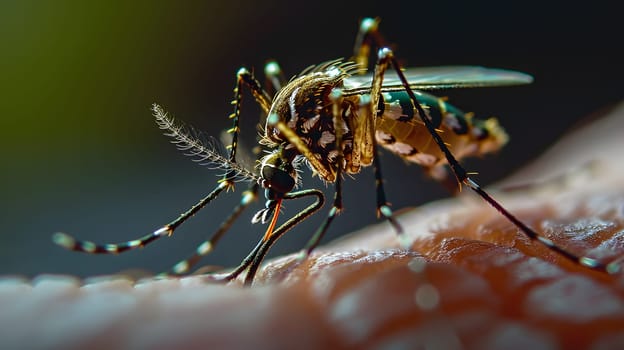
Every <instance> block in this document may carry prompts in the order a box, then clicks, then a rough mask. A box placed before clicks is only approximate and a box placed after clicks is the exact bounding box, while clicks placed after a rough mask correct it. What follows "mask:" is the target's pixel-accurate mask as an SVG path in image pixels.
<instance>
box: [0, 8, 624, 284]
mask: <svg viewBox="0 0 624 350" xmlns="http://www.w3.org/2000/svg"><path fill="white" fill-rule="evenodd" d="M617 13H618V11H615V9H614V8H608V7H605V6H602V5H601V4H600V3H599V2H592V3H588V4H584V5H583V7H580V6H578V5H572V4H570V3H568V2H563V1H562V2H561V3H560V4H558V3H557V2H548V4H547V2H540V3H529V2H526V1H522V2H521V1H517V2H507V1H490V2H481V3H476V2H459V1H451V2H440V1H429V2H425V1H409V2H392V1H384V2H379V3H374V2H370V1H357V2H353V1H344V2H343V1H324V0H323V1H314V2H302V3H297V2H291V1H258V2H249V3H245V2H241V1H227V2H218V4H216V3H215V4H211V3H209V2H190V1H186V2H182V1H180V2H175V1H169V2H157V1H134V2H129V3H125V2H119V3H118V4H112V2H110V1H89V2H87V1H75V2H70V1H39V2H37V1H33V2H31V1H3V2H2V4H1V5H0V44H1V51H2V53H1V56H0V73H1V76H2V78H1V79H0V80H1V83H0V84H1V85H0V86H1V87H0V89H1V90H0V113H1V114H0V131H1V132H2V137H0V142H1V144H0V159H1V161H2V172H1V173H0V174H1V175H0V184H1V194H0V198H1V199H0V200H1V202H0V203H1V204H0V210H1V211H0V222H1V223H2V229H1V230H0V274H26V275H28V276H32V275H35V274H39V273H44V272H51V273H75V274H79V275H82V276H85V275H91V274H102V273H110V272H115V271H119V270H121V269H126V268H132V267H142V268H148V269H151V270H153V271H159V270H162V269H165V268H167V267H169V266H170V265H172V264H173V263H175V262H177V261H178V259H180V258H182V257H184V256H185V255H186V254H187V253H188V252H190V251H192V250H193V249H194V246H195V245H196V244H197V243H199V242H201V241H202V239H203V238H204V237H205V236H206V235H207V234H208V233H210V232H211V231H212V230H213V229H215V228H216V227H217V225H218V223H219V222H220V220H221V219H222V218H224V217H225V216H226V215H227V213H229V211H230V210H231V208H232V207H233V205H234V204H235V203H236V202H238V200H239V195H238V194H234V195H233V194H228V195H224V196H222V197H223V198H219V200H218V201H216V202H215V203H213V204H212V205H210V206H209V207H208V208H206V209H205V210H204V211H203V212H202V213H201V214H200V215H198V216H197V217H196V218H194V219H193V220H192V221H191V222H189V223H188V225H185V226H183V228H182V229H181V230H180V231H179V232H177V234H176V235H175V237H174V238H172V239H168V240H162V241H160V242H158V243H155V244H154V245H153V246H152V247H150V248H148V249H144V250H142V251H140V252H133V253H129V254H124V255H120V256H117V257H110V256H88V255H83V254H78V253H72V252H67V251H63V250H61V249H60V248H58V247H56V246H54V245H52V243H51V241H50V235H51V233H52V232H54V231H57V230H63V231H66V232H70V233H72V234H75V235H77V236H79V237H81V238H86V239H92V240H97V241H121V240H126V239H130V238H134V237H137V236H139V235H142V234H144V233H147V232H149V231H151V230H153V229H155V228H157V227H159V226H160V225H162V224H163V223H165V222H167V221H169V220H170V219H172V218H174V217H176V216H177V215H178V213H179V212H180V211H182V210H185V209H186V208H187V207H189V206H190V205H191V204H193V203H194V202H195V201H196V200H197V199H199V198H200V197H201V196H203V194H205V193H207V192H208V191H210V190H211V189H212V188H213V186H214V185H215V180H216V177H215V174H214V173H212V172H210V171H209V170H207V169H202V168H201V167H199V166H197V165H195V164H194V163H192V162H191V161H189V160H188V159H185V157H183V156H181V155H180V154H179V153H178V152H177V151H176V150H175V149H174V147H172V146H171V145H169V144H168V140H167V139H166V138H164V137H162V136H161V135H160V131H159V130H158V129H157V128H156V126H155V124H154V122H153V118H152V116H151V114H150V111H149V106H150V105H151V103H153V102H159V103H161V104H162V105H164V106H165V108H166V109H167V110H169V111H171V112H172V113H174V115H176V116H177V117H178V118H179V119H181V120H184V121H186V122H188V123H191V124H193V125H195V126H196V127H198V128H199V129H204V130H206V131H207V132H208V133H209V134H213V135H218V133H219V131H220V130H222V129H224V128H226V127H228V126H229V121H228V120H227V118H226V117H227V115H228V114H229V113H231V106H230V105H229V101H230V100H231V97H232V88H233V83H234V74H235V72H236V71H237V69H238V68H239V67H240V66H241V65H245V66H247V67H249V68H255V69H256V70H257V71H258V72H261V70H262V66H263V64H264V62H265V60H266V59H269V58H276V59H278V60H279V62H280V63H281V65H282V67H283V69H284V70H285V71H286V72H287V73H288V75H289V76H290V75H292V74H295V73H297V72H298V71H300V70H301V69H303V68H305V67H307V66H308V65H311V64H315V63H319V62H322V61H325V60H329V59H334V58H338V57H348V56H349V55H350V54H351V48H352V45H353V40H354V36H355V33H356V30H357V25H358V20H359V19H360V18H362V17H364V16H379V17H381V18H382V25H381V30H382V32H383V34H384V35H385V36H386V38H387V39H388V41H389V42H392V43H395V44H396V53H397V55H398V56H399V57H400V58H401V59H402V60H403V61H404V62H406V63H407V64H408V65H409V66H418V65H445V64H477V65H485V66H493V67H499V68H509V69H517V70H521V71H525V72H528V73H530V74H533V75H534V76H535V78H536V82H535V84H533V85H531V86H526V87H514V88H499V89H474V90H466V91H453V92H448V93H447V92H444V94H450V95H451V97H452V101H453V102H454V103H455V104H456V105H458V106H460V107H461V108H463V109H465V110H469V111H475V112H477V114H478V115H481V116H490V115H494V116H498V117H499V118H500V121H501V123H502V124H503V125H505V126H506V128H507V129H508V131H509V133H510V134H511V143H510V144H509V145H508V146H507V147H506V148H505V149H504V150H503V151H502V152H500V154H499V155H498V156H494V157H488V158H487V159H485V160H484V161H470V162H468V163H467V164H468V165H469V170H478V171H479V172H480V173H481V174H480V175H479V177H478V179H479V180H480V181H481V182H484V183H487V182H491V181H493V180H495V179H498V178H501V177H502V176H504V175H506V174H509V173H510V172H512V171H513V170H514V169H516V168H518V167H520V166H521V165H522V164H524V163H526V162H527V161H528V160H530V159H532V158H534V157H536V156H537V155H539V154H540V152H542V151H543V150H544V149H545V148H546V147H547V146H548V145H549V144H551V143H552V142H554V140H555V139H556V138H557V137H559V136H560V135H561V134H562V133H563V132H565V131H566V130H568V129H569V128H571V127H572V126H573V125H575V124H576V123H577V120H578V119H580V118H582V117H585V116H587V115H588V114H589V113H590V112H594V111H596V110H598V109H600V108H602V107H605V106H607V105H609V104H612V103H615V102H617V101H618V100H619V99H620V98H621V97H622V92H621V91H622V88H621V87H620V84H621V83H622V81H623V77H624V76H623V74H622V72H623V69H622V67H621V64H622V62H623V61H624V60H622V58H623V56H622V54H621V53H620V50H621V49H622V47H621V46H622V41H621V28H620V26H619V23H620V21H621V19H619V18H616V15H617ZM245 97H247V100H249V98H248V96H245ZM257 116H258V110H257V109H255V108H254V107H253V105H250V104H245V110H244V112H243V118H245V123H244V126H243V127H244V129H245V130H247V133H246V135H244V136H245V140H247V143H248V144H249V143H250V142H252V141H253V135H254V132H255V131H254V130H253V125H254V120H255V118H257ZM587 142H592V140H587ZM382 160H383V164H384V166H385V168H384V173H385V175H386V178H387V181H386V183H387V192H388V196H389V199H390V200H391V202H392V203H393V204H394V208H396V209H399V208H404V207H406V206H414V205H418V204H420V203H423V202H425V201H428V200H431V199H433V198H437V197H441V196H443V195H444V191H442V190H441V189H439V187H438V186H437V184H435V183H434V182H432V181H429V180H426V179H424V176H423V175H422V173H421V172H420V171H419V169H418V167H417V166H413V165H411V166H406V165H404V164H403V162H402V161H401V160H399V159H397V158H396V157H393V156H392V155H390V154H384V155H383V159H382ZM304 181H305V182H304V185H305V186H306V187H323V185H322V184H321V183H320V182H319V181H318V180H317V179H310V178H309V177H305V178H304ZM373 181H374V180H373V176H372V171H371V170H370V169H367V171H365V172H364V173H363V174H361V175H360V176H358V177H356V179H355V180H347V181H346V183H345V205H346V210H345V212H344V215H343V216H341V217H340V218H338V219H337V220H336V221H335V225H334V226H333V227H332V228H331V230H330V235H329V236H331V237H335V236H337V235H338V234H339V233H344V232H348V231H351V230H353V229H356V228H359V227H362V226H364V225H366V224H369V223H371V222H374V221H375V216H374V192H373V189H374V182H373ZM241 187H242V186H241ZM239 192H240V190H239ZM262 202H263V201H260V203H262ZM258 205H260V204H258ZM288 207H289V208H290V210H287V213H292V212H293V211H294V210H296V209H297V207H298V205H297V204H294V203H292V204H291V203H289V204H288ZM257 208H258V207H257V206H256V207H254V209H253V210H250V212H249V213H248V214H249V215H250V214H251V212H253V211H254V210H256V209H257ZM325 212H326V209H325V211H323V214H322V215H318V216H317V217H316V218H314V219H313V220H310V222H311V226H303V225H302V226H301V227H298V228H297V229H295V230H293V232H291V233H289V234H288V235H287V237H285V238H284V240H283V241H281V242H280V243H279V244H278V245H277V247H276V248H275V249H274V251H272V253H274V254H277V253H284V252H289V251H293V250H296V249H298V248H299V247H301V246H302V245H303V242H305V240H306V239H307V238H308V237H309V235H310V233H311V231H312V230H313V229H314V228H315V227H316V226H317V225H318V224H319V222H320V219H321V217H322V216H323V215H324V213H325ZM249 215H247V216H246V217H245V218H244V219H242V220H241V221H240V222H239V223H238V224H237V225H236V226H235V228H234V232H232V234H231V235H230V236H228V237H226V239H225V240H224V242H223V246H222V247H220V248H219V249H217V251H216V252H215V253H214V254H213V255H212V256H211V257H210V258H208V259H206V263H211V264H220V265H234V264H236V263H238V261H240V259H241V258H242V257H243V256H244V255H245V254H246V252H247V251H248V250H249V249H250V248H251V247H252V246H253V245H254V243H255V241H256V240H257V239H258V237H259V236H260V235H261V234H262V232H263V231H264V229H263V227H260V226H255V227H252V226H251V224H249Z"/></svg>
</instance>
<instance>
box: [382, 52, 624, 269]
mask: <svg viewBox="0 0 624 350" xmlns="http://www.w3.org/2000/svg"><path fill="white" fill-rule="evenodd" d="M379 62H382V64H378V66H387V64H388V63H390V64H392V66H393V68H394V70H395V72H396V73H397V75H398V77H399V79H400V80H401V82H402V85H403V87H404V88H405V91H406V92H407V94H408V95H409V96H410V99H411V100H412V103H413V104H414V107H415V108H416V110H417V111H418V115H419V117H420V119H421V120H422V122H423V123H424V124H425V126H426V127H427V129H428V130H429V133H430V134H431V137H433V139H434V141H435V142H436V144H437V145H438V147H439V148H440V150H441V151H442V152H443V153H444V155H445V157H446V160H447V161H448V163H449V165H450V167H451V169H452V170H453V173H454V174H455V176H456V177H457V180H458V181H459V182H460V183H463V184H464V185H466V186H468V187H470V189H472V190H473V191H474V192H476V193H477V194H478V195H479V196H481V198H483V199H484V200H485V201H486V202H488V203H489V204H490V205H491V206H492V207H494V208H495V209H496V210H497V211H498V212H499V213H501V214H502V215H503V216H504V217H506V218H507V219H508V220H509V221H511V223H513V224H514V225H515V226H516V227H517V228H519V229H520V231H522V233H524V234H525V235H526V236H527V237H528V238H530V239H531V240H535V241H538V242H540V243H541V244H542V245H544V246H545V247H547V248H548V249H550V250H552V251H554V252H556V253H559V254H560V255H562V256H563V257H565V258H567V259H568V260H571V261H573V262H576V263H578V264H580V265H582V266H585V267H588V268H590V269H594V270H599V271H604V272H607V273H610V274H613V273H617V272H619V271H620V266H619V264H617V263H616V262H612V263H609V264H603V263H601V262H599V261H597V260H596V259H592V258H588V257H579V256H577V255H575V254H573V253H571V252H568V251H567V250H565V249H563V248H561V247H559V246H558V245H556V244H555V243H554V242H553V241H552V240H550V239H548V238H546V237H543V236H540V235H539V234H537V232H535V231H534V230H533V229H531V228H530V227H528V226H527V225H526V224H524V223H523V222H522V221H520V220H519V219H518V218H516V217H515V216H514V215H513V214H511V213H510V212H509V211H507V209H505V208H504V207H503V206H502V205H501V204H500V203H498V202H497V201H496V200H495V199H494V198H492V197H491V196H490V195H489V194H488V193H487V192H486V191H485V190H484V189H483V188H482V187H481V186H479V185H478V184H477V183H476V182H475V181H473V180H472V179H471V178H470V177H469V176H468V174H467V172H466V170H465V169H464V168H463V167H462V166H461V165H460V164H459V162H458V161H457V159H455V157H454V156H453V154H452V153H451V151H450V150H449V149H448V147H447V146H446V144H445V143H444V140H442V137H440V135H439V134H438V133H437V131H436V130H435V127H434V125H433V123H432V122H431V120H429V118H427V117H426V114H425V111H424V109H423V108H422V106H421V105H420V104H419V103H418V99H416V96H415V95H414V92H413V91H412V89H411V88H410V86H409V83H408V81H407V79H406V78H405V75H404V74H403V72H402V71H401V66H400V65H399V63H398V62H397V60H396V58H395V57H394V54H393V52H392V51H391V50H390V49H388V48H383V49H381V50H379ZM384 62H385V64H383V63H384Z"/></svg>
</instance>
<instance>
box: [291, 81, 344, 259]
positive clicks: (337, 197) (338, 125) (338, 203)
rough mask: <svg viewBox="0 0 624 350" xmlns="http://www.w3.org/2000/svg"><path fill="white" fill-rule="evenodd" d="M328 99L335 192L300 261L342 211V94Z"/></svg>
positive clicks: (317, 242)
mask: <svg viewBox="0 0 624 350" xmlns="http://www.w3.org/2000/svg"><path fill="white" fill-rule="evenodd" d="M330 99H331V101H332V105H333V106H332V112H333V118H334V134H335V136H336V141H335V144H336V151H337V152H338V154H337V156H336V161H335V164H337V167H336V181H335V190H334V203H333V206H332V207H331V209H330V210H329V213H328V214H327V217H326V218H325V221H323V223H322V224H321V226H319V228H318V229H317V230H316V232H314V234H313V235H312V237H311V238H310V240H309V241H308V243H307V244H306V246H305V247H304V248H303V252H302V253H303V255H302V256H301V259H302V260H303V259H305V258H307V256H308V255H310V253H312V251H313V250H314V249H315V248H316V247H317V246H318V244H319V243H320V242H321V239H323V236H324V235H325V232H327V229H328V228H329V225H330V224H331V223H332V221H333V220H334V218H335V217H336V215H338V214H339V213H340V212H341V211H342V163H343V158H344V155H343V153H342V135H343V133H344V130H343V123H344V120H343V116H342V113H344V111H343V108H342V103H341V102H342V92H341V91H340V90H339V89H334V91H333V92H332V94H331V95H330Z"/></svg>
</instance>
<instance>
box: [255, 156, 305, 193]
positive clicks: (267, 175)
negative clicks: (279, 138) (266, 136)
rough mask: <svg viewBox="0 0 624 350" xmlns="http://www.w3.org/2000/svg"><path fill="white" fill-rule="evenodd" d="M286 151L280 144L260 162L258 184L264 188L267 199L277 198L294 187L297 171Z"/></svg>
mask: <svg viewBox="0 0 624 350" xmlns="http://www.w3.org/2000/svg"><path fill="white" fill-rule="evenodd" d="M288 153H290V152H286V151H285V149H284V147H283V146H280V147H279V148H277V149H276V150H275V151H273V152H271V153H269V154H268V155H267V156H265V157H264V158H263V159H262V161H261V163H260V176H261V179H260V185H262V187H264V188H265V189H266V192H265V196H266V198H267V199H269V200H272V199H279V198H281V197H283V196H284V194H286V193H288V192H290V191H292V189H293V188H295V185H296V183H297V180H296V179H297V171H296V169H295V167H294V166H293V161H292V159H293V157H288V156H287V154H288Z"/></svg>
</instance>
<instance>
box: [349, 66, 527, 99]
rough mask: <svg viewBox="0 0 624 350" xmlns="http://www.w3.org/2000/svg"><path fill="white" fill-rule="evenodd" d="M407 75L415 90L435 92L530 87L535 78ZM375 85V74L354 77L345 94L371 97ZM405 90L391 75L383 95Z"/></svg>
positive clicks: (484, 71)
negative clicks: (489, 87) (493, 87)
mask: <svg viewBox="0 0 624 350" xmlns="http://www.w3.org/2000/svg"><path fill="white" fill-rule="evenodd" d="M403 74H405V77H406V78H407V81H408V82H409V85H410V88H412V89H413V90H435V89H454V88H473V87H488V86H504V85H522V84H529V83H531V82H532V81H533V77H532V76H530V75H528V74H525V73H520V72H516V71H511V70H504V69H493V68H485V67H479V66H441V67H422V68H406V69H404V70H403ZM372 81H373V74H372V73H367V74H365V75H353V76H350V77H348V78H346V79H345V80H344V90H343V94H344V95H346V96H348V95H356V94H363V93H367V92H368V91H369V90H370V86H371V83H372ZM402 90H405V88H404V87H403V85H402V84H401V81H400V80H399V78H398V77H397V76H396V74H393V73H392V72H391V71H387V72H386V74H385V76H384V79H383V87H382V90H381V91H382V92H391V91H402Z"/></svg>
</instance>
